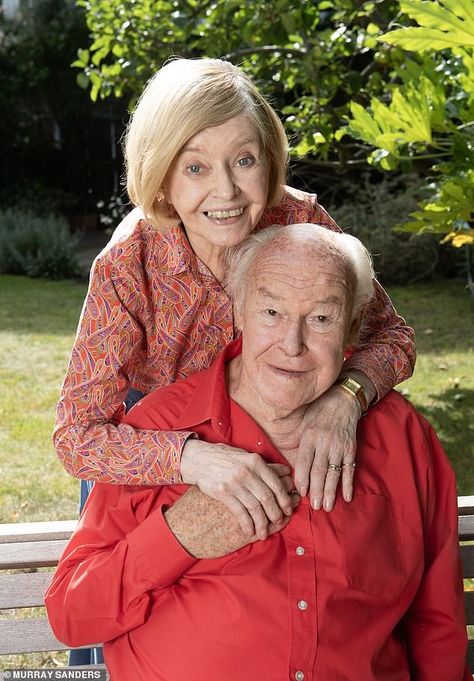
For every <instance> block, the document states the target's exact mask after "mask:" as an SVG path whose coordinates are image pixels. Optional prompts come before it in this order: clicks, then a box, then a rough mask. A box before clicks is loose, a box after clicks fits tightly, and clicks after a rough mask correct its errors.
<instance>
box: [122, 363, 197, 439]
mask: <svg viewBox="0 0 474 681" xmlns="http://www.w3.org/2000/svg"><path fill="white" fill-rule="evenodd" d="M205 372H206V370H204V371H200V372H198V373H196V374H193V375H191V376H188V377H187V378H184V379H183V380H181V381H176V382H175V383H171V384H170V385H164V386H161V387H160V388H156V390H153V392H151V393H150V394H149V395H146V397H143V398H142V399H141V400H140V401H139V402H137V403H136V404H135V405H134V406H133V407H132V408H131V409H130V411H129V412H128V413H127V414H126V415H125V416H124V417H123V419H122V423H125V424H128V425H131V426H133V427H135V428H145V429H146V428H150V429H156V430H168V429H169V430H172V429H173V428H174V427H175V426H176V424H177V423H178V422H179V420H180V418H181V417H182V416H183V414H184V413H185V412H186V409H187V406H188V404H189V402H190V400H191V399H192V398H193V397H194V395H195V393H196V390H197V389H198V388H199V385H200V384H201V383H202V381H203V376H202V374H204V373H205Z"/></svg>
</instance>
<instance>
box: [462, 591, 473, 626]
mask: <svg viewBox="0 0 474 681" xmlns="http://www.w3.org/2000/svg"><path fill="white" fill-rule="evenodd" d="M464 607H465V610H466V624H474V591H465V592H464Z"/></svg>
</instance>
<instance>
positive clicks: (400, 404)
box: [364, 390, 431, 431]
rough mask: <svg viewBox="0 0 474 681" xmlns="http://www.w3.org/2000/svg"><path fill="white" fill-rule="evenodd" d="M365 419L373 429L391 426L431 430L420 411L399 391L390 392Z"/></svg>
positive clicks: (371, 409) (372, 408) (369, 411)
mask: <svg viewBox="0 0 474 681" xmlns="http://www.w3.org/2000/svg"><path fill="white" fill-rule="evenodd" d="M364 419H365V421H366V423H367V425H370V426H371V427H375V426H378V427H383V426H386V425H387V424H391V425H393V426H394V427H398V428H403V427H413V426H417V427H419V428H420V429H421V430H423V431H424V430H426V429H428V428H431V426H430V424H429V423H428V421H427V420H426V418H425V417H424V416H423V415H422V414H421V413H420V412H419V411H418V409H417V408H416V407H415V406H414V405H413V404H412V403H411V402H410V401H409V400H408V399H407V398H406V397H404V396H403V395H402V394H401V393H400V392H398V391H397V390H390V392H389V393H388V394H387V395H386V396H385V397H384V398H383V399H381V400H380V401H379V402H377V404H375V405H374V406H373V407H370V409H369V410H368V412H367V415H366V416H365V417H364Z"/></svg>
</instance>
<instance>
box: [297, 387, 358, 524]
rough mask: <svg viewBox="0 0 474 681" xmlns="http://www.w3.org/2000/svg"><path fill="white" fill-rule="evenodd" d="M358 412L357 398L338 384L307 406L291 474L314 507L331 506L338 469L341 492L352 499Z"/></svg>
mask: <svg viewBox="0 0 474 681" xmlns="http://www.w3.org/2000/svg"><path fill="white" fill-rule="evenodd" d="M361 415H362V410H361V407H360V404H359V402H358V401H357V400H356V399H355V398H353V397H352V396H351V395H348V394H347V393H346V392H345V391H344V390H343V389H342V388H341V387H339V386H337V385H334V386H332V388H330V389H329V390H327V391H326V392H325V393H324V394H323V395H321V397H319V398H318V399H317V400H315V402H313V404H311V405H310V406H309V407H308V410H307V412H306V414H305V416H304V420H303V429H302V434H301V438H300V444H299V448H298V454H297V457H296V463H295V475H294V477H295V487H296V489H297V490H298V492H299V493H300V494H301V496H305V495H306V494H307V493H308V491H309V494H310V499H311V506H312V507H313V508H315V509H319V508H321V506H322V507H323V508H324V509H325V510H326V511H331V510H332V508H333V506H334V499H335V496H336V488H337V485H338V482H339V477H340V476H341V472H342V495H343V497H344V499H345V500H346V501H350V500H351V499H352V482H353V478H354V460H355V453H356V434H357V423H358V421H359V418H360V417H361ZM328 464H330V466H329V467H328ZM334 467H336V468H334ZM339 467H340V470H338V469H339Z"/></svg>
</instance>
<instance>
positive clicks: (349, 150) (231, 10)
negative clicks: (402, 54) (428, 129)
mask: <svg viewBox="0 0 474 681" xmlns="http://www.w3.org/2000/svg"><path fill="white" fill-rule="evenodd" d="M79 4H81V6H83V7H84V8H85V10H86V16H87V24H88V27H89V30H90V34H91V38H92V43H91V44H90V46H89V47H88V49H80V50H79V51H78V58H77V60H76V61H75V62H74V65H75V66H77V67H79V68H80V69H81V72H80V73H79V74H78V82H79V84H80V85H81V86H83V87H88V86H90V87H91V97H92V99H94V100H95V99H97V98H98V97H103V98H105V97H108V96H110V95H115V96H122V95H124V94H126V95H127V96H128V97H129V98H130V100H131V101H132V102H133V101H134V99H135V98H136V97H137V96H138V94H139V93H140V91H141V90H142V88H143V86H144V84H145V82H146V81H147V79H148V78H149V77H150V76H151V75H152V74H153V73H154V72H155V71H156V70H157V69H158V68H160V66H161V65H162V64H163V62H164V61H165V60H166V59H168V58H169V57H170V56H172V55H179V56H183V57H198V56H203V55H206V56H210V57H213V56H219V57H220V56H225V57H226V58H228V59H229V60H231V61H233V62H234V63H238V64H240V65H241V66H242V67H243V69H244V70H245V71H247V72H248V73H249V74H250V75H251V76H252V77H253V78H254V79H255V80H256V82H257V83H258V84H259V86H260V87H261V89H262V91H264V92H265V93H266V94H267V95H269V96H270V97H271V98H272V100H273V101H274V103H275V104H276V106H277V108H278V109H279V110H280V111H281V113H282V114H283V116H284V117H285V125H286V128H287V130H288V133H289V137H290V140H291V144H292V152H293V154H294V155H295V156H296V157H300V158H302V157H304V158H305V161H306V162H307V163H309V164H311V165H319V166H323V167H325V166H329V167H336V168H339V169H344V168H347V167H351V166H354V165H355V166H364V165H366V160H365V153H364V152H365V148H364V147H363V146H362V145H361V144H360V143H358V142H357V141H355V140H347V141H344V143H343V144H335V138H334V135H335V132H336V131H337V129H338V128H339V127H340V125H341V124H342V122H343V118H342V117H343V116H344V114H347V113H348V112H349V110H348V105H349V103H350V101H351V99H352V98H353V97H354V96H355V94H359V95H363V94H364V93H367V95H369V94H372V95H376V94H379V93H381V92H382V91H383V85H384V79H385V78H386V77H387V76H388V73H389V65H388V64H387V63H386V62H387V59H386V57H385V55H384V53H386V52H387V48H386V46H384V45H383V44H378V43H377V41H376V37H377V35H380V34H382V33H383V31H384V30H386V29H387V28H388V27H389V25H390V22H391V21H392V20H393V18H394V17H395V15H396V12H397V8H398V5H397V3H396V2H395V0H373V1H372V2H360V0H337V1H334V2H330V1H328V0H324V1H322V2H314V3H313V2H301V1H295V0H275V2H266V0H249V1H248V2H245V3H242V2H241V1H240V0H214V1H213V2H210V1H206V0H180V1H179V2H177V1H176V0H174V1H173V0H143V1H140V2H135V0H79Z"/></svg>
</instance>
